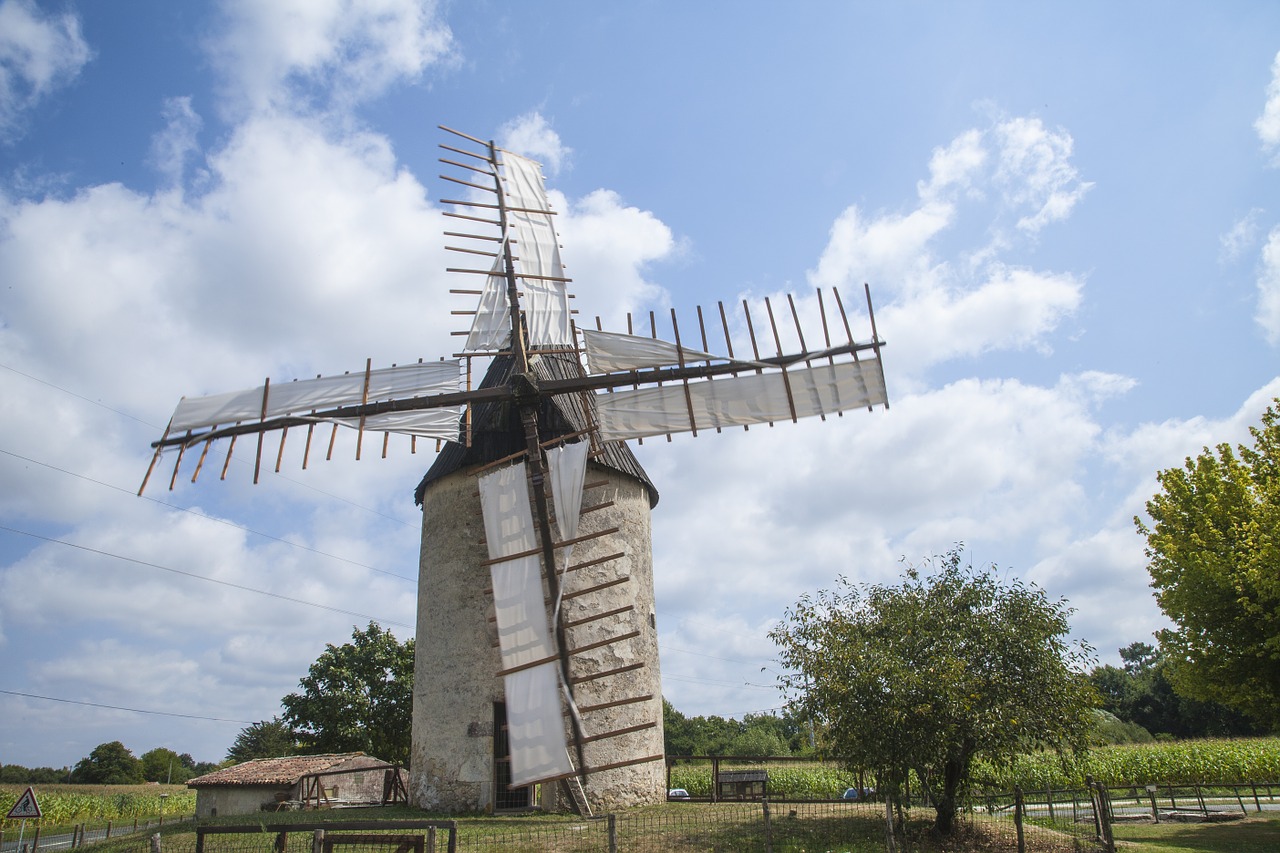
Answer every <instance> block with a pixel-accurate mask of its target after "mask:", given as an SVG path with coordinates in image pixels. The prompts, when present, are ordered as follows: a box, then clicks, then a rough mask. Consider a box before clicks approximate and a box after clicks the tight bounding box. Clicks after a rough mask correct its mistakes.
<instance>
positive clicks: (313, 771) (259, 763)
mask: <svg viewBox="0 0 1280 853" xmlns="http://www.w3.org/2000/svg"><path fill="white" fill-rule="evenodd" d="M187 787H188V788H195V790H196V817H202V818H204V817H217V816H219V815H234V814H252V813H254V812H259V811H274V810H277V809H284V808H322V807H333V806H344V805H345V806H352V805H384V804H386V803H390V802H405V800H406V796H405V784H404V771H403V770H402V769H401V768H399V767H397V766H396V765H394V764H388V763H387V762H385V761H383V760H381V759H378V758H374V757H373V756H370V755H365V754H364V753H363V752H348V753H343V754H341V755H291V756H287V757H285V758H255V759H253V760H252V761H245V762H243V763H241V764H236V765H234V766H232V767H226V768H223V769H222V770H215V771H214V772H212V773H206V774H205V775H203V776H197V777H196V778H194V779H192V780H191V781H189V782H187Z"/></svg>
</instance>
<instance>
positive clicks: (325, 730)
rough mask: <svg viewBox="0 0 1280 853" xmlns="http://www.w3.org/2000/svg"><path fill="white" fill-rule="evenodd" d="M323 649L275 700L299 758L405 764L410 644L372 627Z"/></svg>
mask: <svg viewBox="0 0 1280 853" xmlns="http://www.w3.org/2000/svg"><path fill="white" fill-rule="evenodd" d="M351 640H352V642H350V643H345V644H343V645H341V646H334V645H332V644H330V645H327V646H325V650H324V652H322V653H321V655H320V657H319V658H318V659H317V660H316V662H315V663H313V664H312V665H311V669H310V670H309V672H308V674H307V676H306V677H305V678H303V679H302V680H301V681H300V682H299V686H300V687H301V688H302V692H301V693H290V694H289V695H288V696H286V697H284V699H282V700H281V702H280V704H281V705H282V706H283V707H284V714H283V719H284V722H285V723H287V724H288V725H289V726H291V727H292V729H293V731H294V733H295V734H296V735H297V737H298V741H299V745H300V751H301V752H302V753H304V754H312V755H314V754H317V753H326V752H355V751H359V752H364V753H367V754H369V755H373V756H376V757H378V758H381V759H384V760H386V761H391V762H395V763H398V764H403V765H406V766H407V765H408V763H409V747H410V734H409V732H410V724H411V722H412V716H413V640H412V639H409V640H406V641H405V642H404V643H400V642H398V641H397V640H396V638H395V636H394V635H393V634H392V633H391V632H390V631H384V630H383V629H382V628H380V627H378V625H377V623H374V622H370V623H369V627H368V628H367V629H366V630H364V631H361V630H360V629H359V628H355V629H353V630H352V632H351Z"/></svg>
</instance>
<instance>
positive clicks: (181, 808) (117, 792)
mask: <svg viewBox="0 0 1280 853" xmlns="http://www.w3.org/2000/svg"><path fill="white" fill-rule="evenodd" d="M33 787H34V788H35V794H36V800H37V801H38V802H39V804H40V812H41V814H42V815H43V817H42V818H41V824H42V825H43V826H45V827H51V826H71V825H73V824H77V823H85V822H105V821H108V820H109V821H114V822H120V821H132V820H146V819H148V818H151V819H154V818H157V817H159V816H160V815H161V814H164V815H165V816H168V817H175V818H176V817H178V816H180V815H191V814H194V813H195V810H196V792H195V791H193V790H191V789H190V788H187V787H186V786H185V785H35V786H33ZM26 789H27V786H26V785H0V814H8V812H9V809H11V808H13V804H14V803H16V802H17V801H18V797H21V796H22V793H23V791H25V790H26ZM161 794H166V795H167V796H166V797H165V798H164V799H162V798H161V796H160V795H161ZM3 824H4V825H5V826H6V828H7V827H8V825H10V824H13V825H15V826H16V824H17V821H7V820H6V821H3ZM6 834H7V832H6Z"/></svg>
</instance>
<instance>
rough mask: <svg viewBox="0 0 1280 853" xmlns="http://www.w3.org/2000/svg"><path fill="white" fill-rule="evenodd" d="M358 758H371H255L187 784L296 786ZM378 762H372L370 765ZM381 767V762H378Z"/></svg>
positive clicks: (355, 755)
mask: <svg viewBox="0 0 1280 853" xmlns="http://www.w3.org/2000/svg"><path fill="white" fill-rule="evenodd" d="M355 758H369V756H366V755H365V754H364V753H363V752H347V753H343V754H341V755H290V756H287V757H285V758H255V759H253V760H252V761H246V762H244V763H243V764H236V765H233V766H231V767H225V768H223V769H222V770H215V771H213V772H212V773H206V774H205V775H203V776H197V777H196V778H194V779H192V780H190V781H188V782H187V787H189V788H202V787H205V786H207V785H293V784H295V783H296V782H297V781H298V780H299V779H301V778H302V777H303V776H306V775H307V774H308V773H323V772H324V771H326V770H332V769H333V768H335V767H337V766H339V765H342V764H346V763H347V762H349V761H351V760H352V759H355ZM373 762H378V760H377V759H370V763H373ZM378 763H381V762H378Z"/></svg>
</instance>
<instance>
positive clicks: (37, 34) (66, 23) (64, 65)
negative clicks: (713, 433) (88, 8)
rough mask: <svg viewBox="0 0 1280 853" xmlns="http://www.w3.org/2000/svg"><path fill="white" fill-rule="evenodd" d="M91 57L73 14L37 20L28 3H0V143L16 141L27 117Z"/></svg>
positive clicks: (11, 0) (42, 16) (15, 0)
mask: <svg viewBox="0 0 1280 853" xmlns="http://www.w3.org/2000/svg"><path fill="white" fill-rule="evenodd" d="M92 57H93V52H92V51H91V50H90V49H89V45H88V44H87V43H86V42H85V40H84V37H83V36H82V35H81V34H80V19H79V18H77V17H76V16H75V15H74V14H72V13H70V12H64V13H63V14H60V15H56V14H42V13H41V11H40V9H39V8H38V7H37V6H36V5H35V3H34V2H32V0H2V2H0V141H5V140H8V139H12V138H13V137H15V136H18V135H21V127H20V123H21V120H22V118H23V117H24V115H25V114H26V113H27V111H28V110H30V109H32V108H33V107H34V106H35V105H36V104H38V103H39V102H40V101H41V100H43V99H44V98H46V97H48V96H49V95H50V94H52V93H53V92H54V91H56V90H57V89H58V88H60V87H62V86H65V85H67V84H68V83H70V82H71V81H72V80H74V79H75V77H76V75H78V74H79V73H80V69H81V68H83V67H84V65H85V63H87V62H88V61H89V60H90V59H91V58H92Z"/></svg>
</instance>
